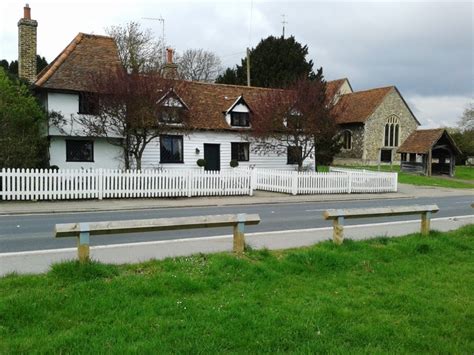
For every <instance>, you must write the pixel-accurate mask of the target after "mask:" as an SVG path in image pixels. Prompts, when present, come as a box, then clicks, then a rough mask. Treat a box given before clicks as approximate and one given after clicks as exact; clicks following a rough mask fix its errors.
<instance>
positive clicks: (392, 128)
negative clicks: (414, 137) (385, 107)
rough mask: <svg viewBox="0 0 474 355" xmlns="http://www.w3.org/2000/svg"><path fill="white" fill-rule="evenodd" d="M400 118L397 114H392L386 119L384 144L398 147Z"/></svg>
mask: <svg viewBox="0 0 474 355" xmlns="http://www.w3.org/2000/svg"><path fill="white" fill-rule="evenodd" d="M399 121H400V120H399V119H398V117H397V116H395V115H392V116H390V117H389V118H388V119H387V123H386V124H385V131H384V146H385V147H398V144H399V134H400V122H399Z"/></svg>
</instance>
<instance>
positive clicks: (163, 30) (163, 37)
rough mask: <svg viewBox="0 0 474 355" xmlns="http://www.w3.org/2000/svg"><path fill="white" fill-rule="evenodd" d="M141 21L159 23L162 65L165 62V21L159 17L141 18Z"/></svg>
mask: <svg viewBox="0 0 474 355" xmlns="http://www.w3.org/2000/svg"><path fill="white" fill-rule="evenodd" d="M142 19H143V20H149V21H158V22H159V23H161V36H160V41H161V44H162V46H163V63H164V62H165V61H166V44H165V19H164V18H163V17H162V16H161V15H160V17H142Z"/></svg>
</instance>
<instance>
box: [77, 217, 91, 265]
mask: <svg viewBox="0 0 474 355" xmlns="http://www.w3.org/2000/svg"><path fill="white" fill-rule="evenodd" d="M89 233H90V229H89V224H88V223H79V238H78V240H77V257H78V258H79V262H81V263H86V262H88V261H89V250H90V247H89Z"/></svg>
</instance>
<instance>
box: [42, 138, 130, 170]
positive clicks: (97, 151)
mask: <svg viewBox="0 0 474 355" xmlns="http://www.w3.org/2000/svg"><path fill="white" fill-rule="evenodd" d="M66 139H67V137H50V144H49V155H50V165H57V166H58V167H59V168H60V169H91V168H94V169H98V168H102V169H120V168H122V167H123V164H122V150H121V149H120V147H117V146H115V145H112V144H110V143H108V142H107V141H106V140H105V139H104V138H94V139H92V138H88V139H92V140H93V141H94V162H90V163H89V162H67V161H66Z"/></svg>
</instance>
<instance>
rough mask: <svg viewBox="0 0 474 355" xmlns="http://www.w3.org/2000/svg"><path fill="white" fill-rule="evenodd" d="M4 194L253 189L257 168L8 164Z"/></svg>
mask: <svg viewBox="0 0 474 355" xmlns="http://www.w3.org/2000/svg"><path fill="white" fill-rule="evenodd" d="M0 182H1V186H0V196H1V199H2V200H70V199H102V198H140V197H141V198H145V197H192V196H232V195H252V194H253V189H252V188H251V170H248V169H232V170H228V171H220V172H218V171H203V170H198V169H195V170H191V169H189V170H143V171H137V170H129V171H121V170H103V169H96V170H47V169H2V171H1V172H0Z"/></svg>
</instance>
